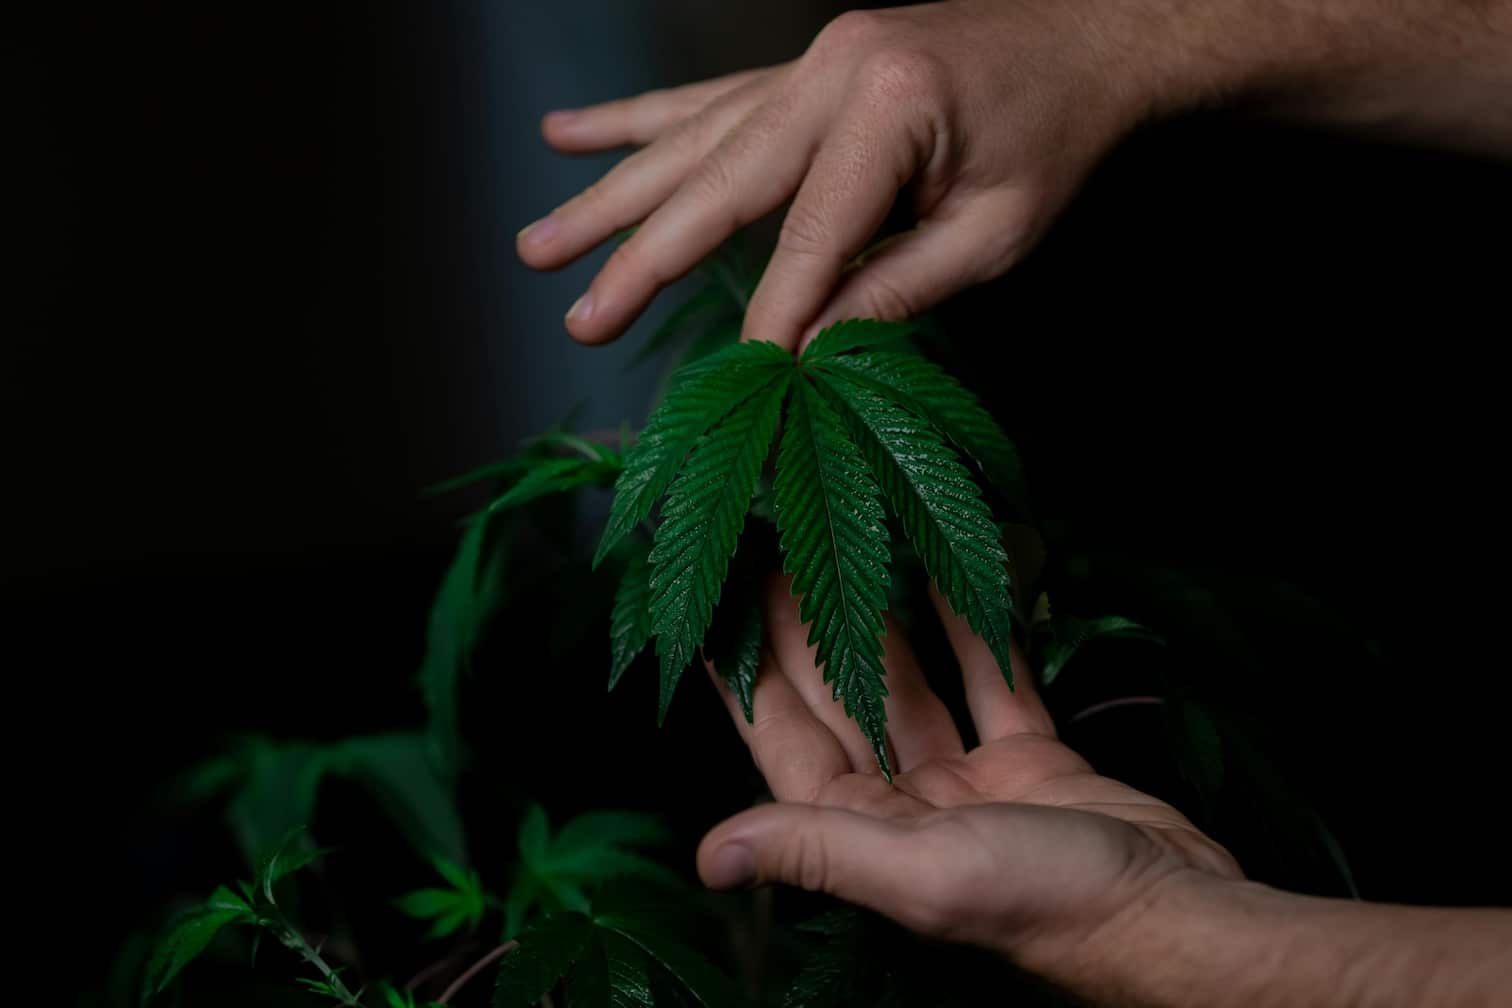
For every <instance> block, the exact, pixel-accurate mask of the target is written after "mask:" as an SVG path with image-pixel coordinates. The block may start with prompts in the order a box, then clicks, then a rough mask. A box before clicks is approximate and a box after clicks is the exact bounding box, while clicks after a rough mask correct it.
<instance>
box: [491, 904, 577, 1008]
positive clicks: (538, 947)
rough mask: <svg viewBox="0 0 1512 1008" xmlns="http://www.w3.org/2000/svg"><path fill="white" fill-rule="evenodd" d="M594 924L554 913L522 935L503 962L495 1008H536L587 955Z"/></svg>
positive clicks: (572, 915) (494, 999) (568, 915)
mask: <svg viewBox="0 0 1512 1008" xmlns="http://www.w3.org/2000/svg"><path fill="white" fill-rule="evenodd" d="M592 936H593V921H592V920H590V919H589V918H588V917H587V916H585V915H584V914H579V913H554V914H548V915H547V916H545V917H543V918H541V919H540V920H539V921H537V922H536V923H535V924H533V925H531V926H530V927H529V928H528V929H526V930H525V932H524V933H522V934H521V935H520V936H519V938H518V939H516V940H517V941H518V942H519V944H518V946H517V947H516V948H514V949H511V950H510V951H509V952H506V953H505V954H504V956H503V958H502V959H500V960H499V978H498V980H497V982H496V983H495V984H494V994H493V1005H494V1008H532V1006H533V1005H535V1004H536V1003H537V1002H539V1001H540V1000H541V998H543V997H545V996H546V995H547V994H548V993H550V991H551V989H552V988H553V987H555V986H556V985H557V982H558V981H559V980H561V979H562V978H563V977H564V976H566V975H567V971H568V970H570V969H571V968H572V965H573V963H575V962H577V961H578V960H579V959H580V958H582V956H583V954H584V952H586V951H587V948H588V941H589V939H590V938H591V937H592Z"/></svg>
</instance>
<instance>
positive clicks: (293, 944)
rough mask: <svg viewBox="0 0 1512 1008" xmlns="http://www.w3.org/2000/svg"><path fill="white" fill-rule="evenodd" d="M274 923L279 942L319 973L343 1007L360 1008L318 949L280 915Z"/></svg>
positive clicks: (360, 1004) (359, 1004)
mask: <svg viewBox="0 0 1512 1008" xmlns="http://www.w3.org/2000/svg"><path fill="white" fill-rule="evenodd" d="M274 923H276V924H277V925H278V930H279V935H278V937H279V940H280V941H282V942H283V943H284V944H285V945H287V946H288V947H289V948H291V949H293V950H294V951H295V952H298V953H299V954H300V955H302V956H304V959H305V962H307V963H309V964H310V965H311V966H314V967H315V968H316V969H317V970H319V971H320V973H321V975H322V976H324V977H325V981H326V983H327V985H329V986H330V988H331V993H332V994H334V995H335V996H336V997H337V999H338V1000H340V1001H341V1003H342V1004H343V1005H347V1006H349V1008H362V1002H360V1001H358V1000H357V998H356V996H355V995H353V994H352V992H351V991H350V990H348V989H347V985H346V984H344V983H342V982H341V977H340V976H339V975H338V974H337V971H336V970H335V969H334V968H333V967H332V966H331V964H330V963H328V962H326V961H325V959H323V958H321V955H320V950H319V949H317V948H315V946H313V945H311V944H310V943H309V942H307V941H305V938H304V935H302V934H300V933H299V931H298V930H297V929H296V928H295V927H294V926H293V925H291V924H290V923H289V922H288V921H287V920H285V919H284V917H283V915H282V914H278V916H277V918H276V919H275V921H274Z"/></svg>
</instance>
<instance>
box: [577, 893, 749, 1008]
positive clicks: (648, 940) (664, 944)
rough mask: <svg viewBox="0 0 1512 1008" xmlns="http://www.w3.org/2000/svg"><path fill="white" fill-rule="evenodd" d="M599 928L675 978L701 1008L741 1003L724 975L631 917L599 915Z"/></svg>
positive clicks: (731, 983)
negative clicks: (621, 938)
mask: <svg viewBox="0 0 1512 1008" xmlns="http://www.w3.org/2000/svg"><path fill="white" fill-rule="evenodd" d="M594 923H596V924H597V925H598V926H599V927H603V928H607V929H609V930H611V931H614V932H617V933H618V934H620V935H622V936H624V937H625V938H628V939H629V940H630V941H632V942H634V943H635V944H636V945H637V946H639V947H640V949H641V950H642V951H643V952H645V953H646V954H647V955H648V956H650V957H651V960H652V961H653V962H655V963H656V964H657V965H658V966H660V967H661V968H662V969H664V970H666V971H667V972H668V973H670V974H672V976H674V977H676V978H677V980H678V982H679V983H681V984H682V985H683V986H684V987H685V988H687V990H688V993H690V994H692V995H693V997H694V998H695V999H696V1000H697V1001H698V1003H699V1004H701V1005H703V1006H704V1008H726V1006H732V1005H740V1004H742V1003H744V1000H745V999H744V998H743V997H741V995H740V991H739V989H738V988H736V986H735V984H734V983H733V982H731V981H730V979H729V978H728V977H726V976H725V975H724V974H723V973H720V972H719V970H717V969H715V968H714V966H713V964H711V963H710V962H709V961H708V960H707V959H705V958H704V957H703V956H702V955H700V954H699V953H698V952H696V951H694V950H693V949H690V948H688V947H687V946H686V945H683V944H681V943H680V942H677V941H674V940H673V939H671V938H669V937H667V935H666V933H665V932H664V931H663V930H662V929H661V928H658V927H655V926H648V923H647V922H646V921H644V920H642V919H640V918H639V917H637V916H634V915H630V914H601V915H598V916H596V917H595V918H594Z"/></svg>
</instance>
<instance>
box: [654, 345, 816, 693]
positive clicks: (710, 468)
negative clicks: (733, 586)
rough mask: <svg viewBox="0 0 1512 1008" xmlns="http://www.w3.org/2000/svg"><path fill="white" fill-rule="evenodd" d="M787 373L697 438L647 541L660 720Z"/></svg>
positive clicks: (736, 529) (739, 521) (717, 580)
mask: <svg viewBox="0 0 1512 1008" xmlns="http://www.w3.org/2000/svg"><path fill="white" fill-rule="evenodd" d="M791 376H792V372H791V370H789V369H786V368H785V369H783V370H781V371H776V372H774V373H772V374H770V375H768V376H767V377H765V378H764V379H762V380H761V382H760V384H757V385H754V387H752V388H750V389H748V390H747V392H746V395H745V398H744V399H743V400H742V401H741V402H740V403H739V404H738V405H737V406H736V407H735V408H734V409H733V410H732V411H731V412H730V413H729V414H728V415H727V416H726V417H725V418H724V419H723V420H721V421H720V422H719V423H718V424H717V425H716V426H715V427H714V428H713V429H712V430H710V431H709V432H708V434H706V435H705V436H704V437H703V438H701V439H700V440H699V442H698V444H697V446H696V447H695V448H694V449H693V452H692V454H691V455H690V456H689V457H688V460H687V464H686V465H685V466H684V467H683V468H682V470H681V471H680V472H679V473H678V474H677V478H676V479H675V480H674V481H673V482H672V485H671V487H670V489H669V490H668V491H667V500H666V502H665V503H664V504H663V505H662V521H661V524H660V525H658V526H657V528H656V538H655V543H654V545H653V546H652V547H651V624H652V626H653V627H654V629H655V633H656V653H657V655H658V657H660V659H661V690H660V701H659V704H658V711H657V717H658V722H660V720H662V719H664V718H665V717H666V714H667V707H668V705H669V704H670V703H671V702H672V694H673V692H674V691H675V690H676V688H677V683H678V680H679V679H680V678H681V676H682V673H683V669H685V668H687V667H688V664H689V663H690V662H691V661H692V660H693V658H694V655H695V653H696V651H697V649H698V646H699V645H700V644H702V643H703V638H704V633H705V631H707V629H708V627H709V621H710V619H711V618H712V617H713V614H714V604H715V602H716V601H717V600H718V598H719V593H720V589H721V588H722V587H723V585H724V581H725V574H726V572H727V571H728V570H729V564H730V558H731V557H732V556H733V555H734V554H735V545H736V543H737V542H738V541H739V538H740V530H741V528H742V527H743V526H744V524H745V515H746V511H747V509H748V508H749V507H750V504H751V495H752V494H753V493H754V492H755V490H756V479H757V477H758V476H760V475H761V466H762V463H763V462H765V461H766V457H767V455H768V453H769V452H770V450H771V443H772V437H773V435H775V434H776V432H777V421H778V419H779V417H780V416H781V407H782V400H783V397H784V396H785V395H786V394H787V389H788V382H789V380H790V378H791Z"/></svg>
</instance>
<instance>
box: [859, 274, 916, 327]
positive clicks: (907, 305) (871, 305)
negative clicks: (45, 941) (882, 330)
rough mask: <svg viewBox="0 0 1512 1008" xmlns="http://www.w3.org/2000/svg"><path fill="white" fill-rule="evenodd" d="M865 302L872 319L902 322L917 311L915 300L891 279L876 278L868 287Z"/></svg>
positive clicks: (872, 279) (873, 278)
mask: <svg viewBox="0 0 1512 1008" xmlns="http://www.w3.org/2000/svg"><path fill="white" fill-rule="evenodd" d="M864 300H865V303H866V306H867V308H868V310H869V311H870V312H871V317H872V318H877V319H886V320H889V321H902V320H904V319H908V318H912V317H913V316H914V315H915V314H916V311H917V308H916V306H915V305H914V303H913V299H912V298H910V297H909V296H908V295H906V294H904V293H903V292H902V291H901V290H899V289H898V287H897V285H896V284H894V283H893V282H892V281H891V280H890V279H888V278H887V277H884V276H880V275H879V276H874V277H872V278H871V282H870V283H868V284H867V285H866V292H865V294H864Z"/></svg>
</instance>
